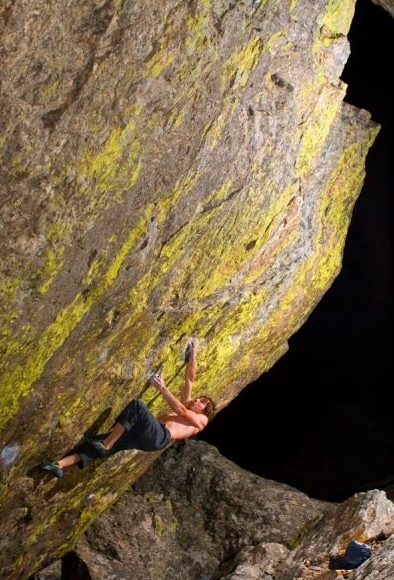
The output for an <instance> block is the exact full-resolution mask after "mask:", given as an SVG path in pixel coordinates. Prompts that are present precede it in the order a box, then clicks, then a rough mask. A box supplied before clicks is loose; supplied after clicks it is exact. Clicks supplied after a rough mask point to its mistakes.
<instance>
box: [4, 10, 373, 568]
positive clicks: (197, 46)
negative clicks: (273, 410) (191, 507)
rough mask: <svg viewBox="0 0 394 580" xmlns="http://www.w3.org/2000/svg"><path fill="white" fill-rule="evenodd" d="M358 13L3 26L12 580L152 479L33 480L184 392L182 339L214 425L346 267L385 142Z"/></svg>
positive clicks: (128, 17) (111, 469) (17, 13)
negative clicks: (91, 438)
mask: <svg viewBox="0 0 394 580" xmlns="http://www.w3.org/2000/svg"><path fill="white" fill-rule="evenodd" d="M353 13H354V0H347V1H342V2H340V3H337V2H328V1H326V0H319V1H316V2H313V3H311V2H309V1H307V0H299V1H298V2H293V3H291V4H290V5H287V4H283V3H277V2H274V1H265V2H261V3H251V2H246V3H244V2H235V3H230V2H228V1H223V0H215V1H213V2H211V3H209V2H201V3H184V2H174V1H173V0H171V1H170V0H166V1H164V2H162V3H161V4H160V6H158V7H157V6H155V5H152V3H148V2H144V1H142V0H140V1H139V2H131V1H128V0H126V1H125V2H123V3H119V2H115V1H114V2H110V1H104V0H101V1H99V0H97V1H93V0H90V1H88V0H84V1H82V2H81V1H78V2H77V1H76V0H69V1H67V2H65V3H62V4H61V5H60V4H59V3H58V2H54V1H48V2H45V3H43V2H41V1H38V0H37V1H29V2H27V1H26V0H14V1H11V0H9V1H7V2H5V3H3V5H2V7H1V8H0V16H1V21H0V31H1V46H0V49H1V57H2V69H1V73H0V74H1V108H0V124H1V127H2V131H1V138H0V187H1V189H0V202H1V203H0V208H1V209H0V211H1V224H2V228H1V232H0V242H1V244H0V248H1V250H0V251H1V260H0V298H1V317H2V318H1V322H2V324H1V329H2V334H1V339H0V348H1V353H2V356H1V360H0V366H1V368H0V377H1V401H2V410H3V412H2V415H1V418H0V431H1V437H0V449H1V451H0V458H1V462H0V468H1V471H2V473H1V489H0V497H1V505H2V508H1V509H2V512H1V522H2V526H1V536H0V568H1V570H2V573H3V576H4V577H5V578H10V579H11V578H12V579H14V578H15V579H24V578H27V577H28V576H29V575H31V574H32V573H33V572H34V571H35V570H37V569H39V568H40V567H42V566H43V565H44V564H46V563H49V562H50V561H52V560H54V559H56V558H59V557H60V556H61V555H63V554H64V553H66V552H67V551H69V549H70V548H71V547H72V546H73V545H74V543H75V541H76V540H77V538H78V537H79V536H80V535H81V534H82V533H83V531H84V530H85V529H86V528H87V526H89V524H90V523H91V522H92V521H93V520H94V519H95V518H96V517H97V516H98V515H99V514H100V513H102V512H103V511H104V510H105V509H106V508H107V507H108V506H110V505H111V504H112V503H113V502H114V501H115V500H116V499H117V498H118V497H119V496H120V495H121V494H122V493H123V492H124V491H125V490H126V489H127V488H128V486H129V485H130V484H131V483H133V481H135V480H136V479H138V478H139V477H140V475H141V474H142V473H143V472H144V471H145V470H146V469H147V467H149V465H150V464H151V463H152V461H154V460H155V459H156V455H149V456H147V455H145V456H143V455H141V454H140V455H139V456H134V455H133V456H131V457H129V458H127V457H122V458H119V457H114V458H113V459H111V460H110V461H109V462H108V464H107V466H106V468H105V469H104V468H102V466H101V465H100V464H96V465H94V466H92V467H91V468H89V469H88V470H86V472H80V471H78V470H75V471H73V472H72V473H70V474H67V478H65V479H64V480H61V481H60V482H58V481H53V480H52V479H50V478H48V477H46V476H43V475H42V473H40V472H39V471H38V470H37V469H36V465H37V464H38V463H39V462H41V461H42V460H43V459H44V458H45V457H53V458H54V457H58V456H59V455H61V454H63V453H64V452H65V451H67V450H68V449H69V448H71V447H72V446H73V445H75V444H76V443H77V442H78V441H79V440H80V438H81V437H82V435H83V433H84V432H86V431H88V430H90V429H92V430H96V429H101V428H103V429H104V428H107V427H108V426H109V425H110V424H111V423H112V420H113V418H114V416H115V415H116V413H117V412H118V411H119V409H120V408H121V407H122V406H123V405H124V403H125V402H126V401H127V400H128V399H129V398H130V397H132V396H140V397H142V398H143V399H144V400H145V401H146V402H147V403H148V404H149V405H150V406H151V408H152V409H153V410H154V411H158V410H159V408H161V407H162V405H163V403H162V401H161V400H160V399H158V398H157V397H156V396H155V393H153V392H152V390H151V389H150V388H149V387H148V385H147V382H146V377H147V374H148V372H149V371H150V370H151V369H152V366H157V365H158V364H159V363H160V362H161V363H163V364H164V368H163V372H164V375H165V376H166V378H167V380H168V383H169V386H170V387H171V388H172V389H174V391H175V392H177V389H178V388H179V385H180V380H179V378H178V376H177V375H178V373H179V372H180V370H181V366H182V353H183V349H184V346H185V341H186V338H187V337H188V336H189V335H191V334H192V335H195V336H197V337H198V338H199V340H200V345H201V349H200V353H201V354H200V366H199V377H198V384H199V386H200V388H201V389H203V390H204V391H206V392H208V393H209V394H211V395H212V396H214V397H215V398H216V399H217V401H218V403H219V408H222V407H223V406H225V405H226V404H227V403H228V402H229V401H230V400H231V399H232V398H234V396H235V395H236V394H237V393H238V392H239V391H240V390H241V389H242V388H243V387H244V386H245V385H247V384H249V383H250V382H252V381H253V380H254V379H256V378H257V377H258V376H260V375H261V374H262V373H263V372H264V371H266V370H267V369H269V368H270V367H271V366H272V365H273V364H274V363H275V361H276V360H278V358H279V357H280V356H281V355H282V354H283V353H284V352H285V351H286V348H287V339H288V338H289V337H290V336H291V335H292V334H293V333H294V332H295V331H296V330H297V329H298V328H299V327H300V326H301V325H302V324H303V322H304V321H305V320H306V318H307V317H308V315H309V314H310V312H311V311H312V310H313V308H314V307H315V305H316V304H317V303H318V302H319V300H320V298H321V297H322V295H323V294H324V293H325V292H326V291H327V289H328V288H329V287H330V285H331V283H332V281H333V280H334V278H335V277H336V275H337V274H338V272H339V270H340V267H341V259H342V251H343V245H344V240H345V237H346V232H347V228H348V224H349V220H350V218H351V214H352V209H353V205H354V202H355V200H356V199H357V196H358V194H359V192H360V189H361V186H362V183H363V179H364V163H365V158H366V155H367V153H368V149H369V148H370V147H371V145H372V143H373V141H374V139H375V137H376V135H377V132H378V130H379V127H378V126H377V125H376V124H375V123H372V122H371V120H370V115H369V114H368V113H367V112H366V111H361V110H357V109H355V108H352V107H350V106H347V105H346V104H344V103H343V98H344V95H345V91H346V86H345V85H344V83H342V82H341V80H340V75H341V72H342V70H343V67H344V64H345V62H346V59H347V57H348V55H349V45H348V42H347V39H346V34H347V32H348V30H349V27H350V23H351V19H352V16H353Z"/></svg>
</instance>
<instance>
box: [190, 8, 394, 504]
mask: <svg viewBox="0 0 394 580" xmlns="http://www.w3.org/2000/svg"><path fill="white" fill-rule="evenodd" d="M348 38H349V41H350V45H351V55H350V57H349V59H348V62H347V64H346V66H345V69H344V71H343V74H342V80H343V81H344V82H345V83H346V84H347V85H348V88H347V94H346V101H347V102H348V103H350V104H352V105H355V106H357V107H359V108H363V109H366V110H367V111H369V112H370V113H371V116H372V119H373V120H374V121H376V122H377V123H379V124H380V125H381V130H380V132H379V134H378V136H377V138H376V140H375V143H374V145H373V147H372V148H371V149H370V151H369V153H368V158H367V163H366V172H367V176H366V179H365V182H364V186H363V189H362V191H361V194H360V196H359V198H358V200H357V202H356V205H355V209H354V212H353V217H352V222H351V225H350V229H349V232H348V236H347V239H346V245H345V250H344V257H343V266H342V271H341V273H340V275H339V276H338V277H337V279H336V280H335V281H334V283H333V285H332V286H331V288H330V290H329V291H328V292H327V293H326V295H325V296H324V297H323V299H322V300H321V302H320V303H319V305H318V306H317V307H316V308H315V310H314V311H313V313H312V314H311V316H310V317H309V319H308V320H307V322H306V323H305V324H304V325H303V327H302V328H301V329H300V330H299V331H298V332H297V333H296V334H295V335H294V336H293V337H292V338H291V339H290V341H289V346H290V348H289V352H288V353H287V354H286V355H284V356H283V357H282V358H281V359H280V360H279V361H278V362H277V363H276V364H275V365H274V367H273V368H272V369H271V370H270V371H269V372H267V373H265V374H264V375H263V376H262V377H261V378H260V379H259V380H258V381H256V382H254V383H252V384H251V385H249V386H248V387H246V388H245V389H244V390H243V391H242V393H241V394H240V395H239V396H238V397H237V398H236V399H235V400H234V401H232V402H231V403H230V404H229V405H228V406H227V407H226V408H225V409H223V410H222V411H221V412H220V413H219V414H218V415H217V416H216V418H215V419H214V420H213V422H212V423H211V424H210V425H209V426H208V427H207V428H206V429H205V430H204V432H203V433H202V434H201V436H200V439H202V440H205V441H208V442H209V443H212V444H213V445H215V446H216V447H218V449H219V450H220V452H221V453H222V454H223V455H224V456H226V457H228V458H229V459H231V460H232V461H234V462H235V463H237V464H238V465H240V466H241V467H243V468H245V469H247V470H248V471H252V472H254V473H257V474H258V475H261V476H262V477H266V478H270V479H275V480H276V481H281V482H285V483H288V484H290V485H292V486H294V487H297V488H298V489H301V490H302V491H304V492H305V493H308V495H311V496H313V497H316V498H318V499H326V500H331V501H342V500H343V499H346V498H347V497H350V495H353V493H355V492H356V491H362V490H365V489H372V488H374V487H380V486H382V485H384V484H387V483H390V482H394V417H393V405H392V394H391V391H392V386H391V383H392V370H391V368H392V366H391V365H392V363H391V353H392V340H393V332H392V318H391V314H392V290H393V286H392V282H393V280H392V230H391V215H392V212H391V204H392V193H393V161H394V156H393V151H394V147H393V142H394V139H393V135H394V131H393V108H394V98H393V97H394V94H393V88H392V72H393V70H392V69H393V67H392V55H393V54H394V52H393V42H394V20H393V19H392V18H391V16H390V15H389V13H388V12H386V11H385V10H384V9H383V8H381V7H380V6H377V5H375V4H373V3H372V2H371V1H370V0H358V1H357V4H356V12H355V16H354V19H353V22H352V27H351V29H350V31H349V35H348Z"/></svg>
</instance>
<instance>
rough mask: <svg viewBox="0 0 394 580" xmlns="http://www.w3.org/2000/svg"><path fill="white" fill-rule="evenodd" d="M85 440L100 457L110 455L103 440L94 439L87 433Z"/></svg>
mask: <svg viewBox="0 0 394 580" xmlns="http://www.w3.org/2000/svg"><path fill="white" fill-rule="evenodd" d="M85 441H86V443H88V444H89V445H90V446H91V447H93V448H94V449H95V450H96V451H97V453H98V454H99V455H100V457H105V456H106V455H108V453H109V450H108V449H107V448H106V447H104V445H103V444H102V443H101V441H98V440H97V439H92V438H91V437H89V435H85Z"/></svg>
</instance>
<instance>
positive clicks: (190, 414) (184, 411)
mask: <svg viewBox="0 0 394 580" xmlns="http://www.w3.org/2000/svg"><path fill="white" fill-rule="evenodd" d="M149 382H150V384H151V385H152V386H154V387H155V388H156V389H157V390H158V391H159V393H161V394H162V395H163V397H164V399H165V400H166V401H167V403H168V404H169V406H170V407H171V409H172V410H173V411H174V413H176V414H177V415H179V417H182V419H183V420H184V421H185V422H186V423H187V424H188V425H191V426H193V427H197V429H198V430H201V429H203V428H204V427H206V425H207V423H208V418H207V417H206V415H203V414H202V413H195V412H194V411H191V410H190V409H188V408H187V407H186V406H185V405H184V404H183V403H182V402H181V401H180V400H179V399H177V398H176V397H175V395H173V394H172V393H171V391H169V390H168V389H167V387H166V385H165V383H164V380H163V378H162V377H161V376H160V375H151V376H150V378H149Z"/></svg>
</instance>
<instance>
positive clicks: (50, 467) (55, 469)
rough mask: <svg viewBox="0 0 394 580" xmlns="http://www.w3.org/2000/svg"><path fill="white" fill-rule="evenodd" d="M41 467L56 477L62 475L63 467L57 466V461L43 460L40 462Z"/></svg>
mask: <svg viewBox="0 0 394 580" xmlns="http://www.w3.org/2000/svg"><path fill="white" fill-rule="evenodd" d="M41 469H44V470H45V471H50V472H51V473H53V475H55V476H56V477H63V469H62V468H61V467H60V466H59V464H58V462H57V461H45V462H44V463H41Z"/></svg>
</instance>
